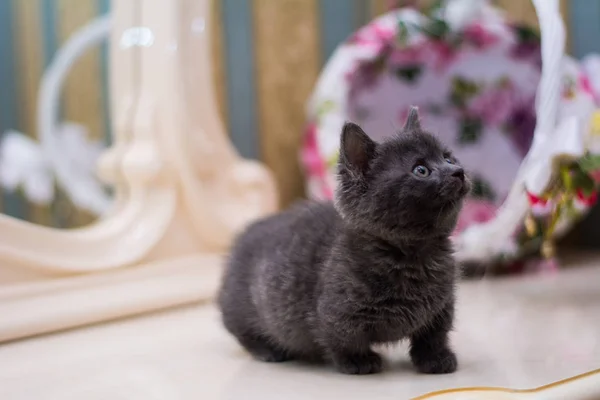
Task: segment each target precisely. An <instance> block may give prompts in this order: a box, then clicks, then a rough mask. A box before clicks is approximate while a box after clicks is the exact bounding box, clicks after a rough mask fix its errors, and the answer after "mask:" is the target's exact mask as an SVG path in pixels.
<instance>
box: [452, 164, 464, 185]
mask: <svg viewBox="0 0 600 400" xmlns="http://www.w3.org/2000/svg"><path fill="white" fill-rule="evenodd" d="M452 178H454V179H458V180H459V181H460V182H461V183H463V182H464V181H465V170H464V169H462V168H458V169H457V170H456V171H454V172H452Z"/></svg>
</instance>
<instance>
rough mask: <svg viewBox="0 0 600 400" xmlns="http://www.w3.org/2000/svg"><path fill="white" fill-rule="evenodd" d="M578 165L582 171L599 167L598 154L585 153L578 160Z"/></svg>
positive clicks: (599, 159)
mask: <svg viewBox="0 0 600 400" xmlns="http://www.w3.org/2000/svg"><path fill="white" fill-rule="evenodd" d="M579 167H580V168H581V169H582V171H583V172H588V173H589V172H592V171H596V170H599V169H600V155H598V154H589V153H588V154H586V155H585V156H583V157H582V158H581V159H580V160H579Z"/></svg>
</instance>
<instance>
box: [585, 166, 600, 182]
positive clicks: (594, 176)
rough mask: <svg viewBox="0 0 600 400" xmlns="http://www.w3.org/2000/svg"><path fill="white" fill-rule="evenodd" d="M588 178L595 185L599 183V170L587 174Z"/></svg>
mask: <svg viewBox="0 0 600 400" xmlns="http://www.w3.org/2000/svg"><path fill="white" fill-rule="evenodd" d="M588 174H589V176H590V178H592V179H593V180H594V182H596V183H600V169H597V170H595V171H592V172H589V173H588Z"/></svg>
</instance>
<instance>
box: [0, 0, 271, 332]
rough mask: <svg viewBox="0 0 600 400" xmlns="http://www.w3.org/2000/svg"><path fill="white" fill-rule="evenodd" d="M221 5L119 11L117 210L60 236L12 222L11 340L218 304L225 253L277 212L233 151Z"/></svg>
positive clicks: (112, 177) (109, 163)
mask: <svg viewBox="0 0 600 400" xmlns="http://www.w3.org/2000/svg"><path fill="white" fill-rule="evenodd" d="M209 7H210V1H209V0H121V1H114V2H113V12H112V15H113V21H112V22H113V28H112V34H111V36H112V37H111V43H112V46H111V95H112V99H111V100H112V112H113V118H114V129H113V130H114V132H115V137H114V145H113V147H112V148H110V149H109V150H108V151H107V152H106V154H104V156H103V157H102V159H101V162H100V165H99V173H100V175H101V176H102V177H103V178H104V179H105V180H106V181H107V182H108V183H110V184H111V185H113V186H114V188H115V193H116V202H115V206H114V209H113V210H112V211H111V212H110V213H109V214H108V215H107V216H105V217H104V218H102V219H101V220H99V221H98V222H96V223H94V224H92V225H91V226H89V227H85V228H82V229H75V230H70V231H61V230H56V229H50V228H45V227H40V226H36V225H33V224H30V223H27V222H23V221H19V220H16V219H13V218H10V217H7V216H0V260H2V266H0V299H1V303H0V315H2V318H1V320H0V341H6V340H12V339H16V338H21V337H26V336H30V335H35V334H39V333H45V332H50V331H55V330H60V329H65V328H70V327H74V326H79V325H82V324H88V323H95V322H99V321H103V320H107V319H112V318H118V317H122V316H126V315H131V314H136V313H141V312H146V311H150V310H155V309H160V308H164V307H169V306H173V305H178V304H184V303H189V302H194V301H199V300H205V299H208V298H210V296H211V295H212V294H213V293H214V290H215V288H216V285H217V282H218V276H219V267H220V265H221V260H222V257H221V255H222V254H223V252H224V251H226V249H227V247H228V246H229V244H230V242H231V239H232V236H233V235H234V233H235V232H236V231H237V230H238V229H240V228H241V227H243V226H244V225H245V224H247V223H248V221H250V220H251V219H254V218H257V217H259V216H262V215H265V214H267V213H270V212H273V211H274V210H275V209H276V208H277V195H276V190H275V186H274V181H273V179H272V177H271V175H270V173H269V172H268V171H267V170H266V169H265V168H263V167H262V166H261V165H260V164H258V163H256V162H253V161H246V160H243V159H241V158H240V157H239V156H238V154H237V153H236V151H235V150H234V149H233V147H232V146H231V144H230V142H229V140H228V139H227V134H226V132H225V130H224V128H223V124H222V122H221V121H220V120H219V114H218V112H217V108H216V102H215V98H214V94H213V90H212V88H211V79H212V75H211V65H210V62H209V60H210V54H209V45H210V41H209V32H210V29H209V25H208V24H209V23H210V18H209V15H210V9H209Z"/></svg>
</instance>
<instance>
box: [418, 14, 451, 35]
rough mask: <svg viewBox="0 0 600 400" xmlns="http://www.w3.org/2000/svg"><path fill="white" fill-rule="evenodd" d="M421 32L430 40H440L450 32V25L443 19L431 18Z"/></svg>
mask: <svg viewBox="0 0 600 400" xmlns="http://www.w3.org/2000/svg"><path fill="white" fill-rule="evenodd" d="M421 31H422V32H423V33H424V34H425V35H427V36H429V37H431V38H434V39H437V40H442V39H443V38H444V37H446V35H447V34H448V32H450V25H448V23H447V22H446V21H444V20H443V19H439V18H432V19H431V21H430V22H429V23H427V24H426V25H425V26H423V28H421Z"/></svg>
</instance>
